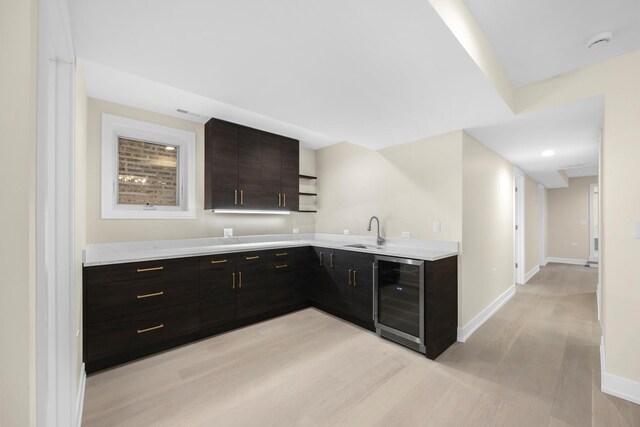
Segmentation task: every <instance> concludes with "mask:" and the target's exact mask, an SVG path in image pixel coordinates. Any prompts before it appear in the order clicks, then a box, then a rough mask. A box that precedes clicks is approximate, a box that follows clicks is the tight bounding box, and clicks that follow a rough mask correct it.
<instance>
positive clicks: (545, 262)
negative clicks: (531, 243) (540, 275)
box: [540, 258, 549, 267]
mask: <svg viewBox="0 0 640 427" xmlns="http://www.w3.org/2000/svg"><path fill="white" fill-rule="evenodd" d="M547 264H549V258H545V259H544V261H542V264H540V266H541V267H544V266H545V265H547Z"/></svg>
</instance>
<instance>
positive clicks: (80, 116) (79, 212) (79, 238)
mask: <svg viewBox="0 0 640 427" xmlns="http://www.w3.org/2000/svg"><path fill="white" fill-rule="evenodd" d="M75 103H76V117H75V120H76V123H75V125H76V128H75V159H74V160H75V191H74V197H75V201H74V208H75V212H74V214H75V218H74V220H75V226H74V232H75V243H74V244H75V248H74V252H75V262H76V272H75V284H76V288H75V294H76V313H77V316H76V319H75V322H76V323H75V329H76V332H77V334H78V335H77V341H76V345H77V347H76V350H77V359H76V360H77V370H78V371H77V373H78V375H77V377H76V378H78V381H82V375H81V374H82V251H83V250H84V247H85V245H86V243H87V218H86V217H87V185H86V182H87V179H86V177H87V103H88V98H87V84H86V78H85V71H84V62H83V61H82V60H81V59H78V60H77V62H76V100H75Z"/></svg>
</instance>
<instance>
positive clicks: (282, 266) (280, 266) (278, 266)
mask: <svg viewBox="0 0 640 427" xmlns="http://www.w3.org/2000/svg"><path fill="white" fill-rule="evenodd" d="M276 268H287V264H282V265H276Z"/></svg>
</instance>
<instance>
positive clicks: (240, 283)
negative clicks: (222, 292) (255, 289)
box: [238, 271, 242, 289]
mask: <svg viewBox="0 0 640 427" xmlns="http://www.w3.org/2000/svg"><path fill="white" fill-rule="evenodd" d="M238 288H240V289H242V271H239V272H238Z"/></svg>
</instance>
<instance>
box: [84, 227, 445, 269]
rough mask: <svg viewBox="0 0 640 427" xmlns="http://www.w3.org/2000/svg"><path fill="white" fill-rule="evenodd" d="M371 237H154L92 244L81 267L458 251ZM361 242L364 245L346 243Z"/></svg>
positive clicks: (430, 256)
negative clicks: (259, 255) (294, 251)
mask: <svg viewBox="0 0 640 427" xmlns="http://www.w3.org/2000/svg"><path fill="white" fill-rule="evenodd" d="M375 243H376V238H375V237H371V236H353V235H352V236H345V235H340V234H319V233H316V234H283V235H266V236H243V237H230V238H222V237H214V238H204V239H183V240H154V241H143V242H122V243H94V244H89V245H87V247H86V248H85V251H84V266H85V267H90V266H96V265H108V264H123V263H128V262H140V261H153V260H158V259H168V258H186V257H192V256H201V255H212V254H220V253H233V252H247V251H259V250H269V249H282V248H291V247H300V246H318V247H323V248H330V249H340V250H348V251H353V252H364V253H370V254H374V255H386V256H394V257H400V258H412V259H421V260H425V261H435V260H438V259H442V258H448V257H451V256H455V255H457V254H458V242H451V241H439V240H417V239H396V238H390V239H387V240H386V241H385V244H384V245H382V247H381V248H376V247H375V246H376V244H375ZM352 244H364V245H368V246H371V247H368V248H352V247H346V245H352Z"/></svg>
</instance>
